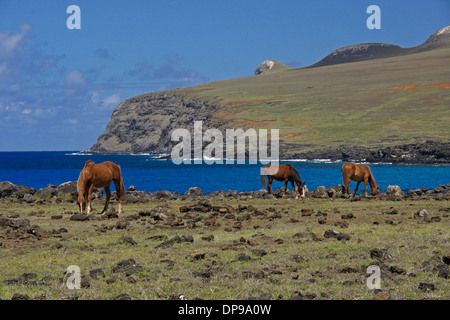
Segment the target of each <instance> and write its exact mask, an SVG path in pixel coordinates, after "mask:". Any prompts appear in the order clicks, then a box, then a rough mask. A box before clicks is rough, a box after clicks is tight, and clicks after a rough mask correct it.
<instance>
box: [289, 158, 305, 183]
mask: <svg viewBox="0 0 450 320" xmlns="http://www.w3.org/2000/svg"><path fill="white" fill-rule="evenodd" d="M286 166H288V167H289V168H290V169H291V174H292V178H294V181H295V182H297V183H298V184H302V178H301V177H300V174H299V173H298V171H297V169H295V168H294V167H293V166H291V165H290V164H289V163H288V164H286Z"/></svg>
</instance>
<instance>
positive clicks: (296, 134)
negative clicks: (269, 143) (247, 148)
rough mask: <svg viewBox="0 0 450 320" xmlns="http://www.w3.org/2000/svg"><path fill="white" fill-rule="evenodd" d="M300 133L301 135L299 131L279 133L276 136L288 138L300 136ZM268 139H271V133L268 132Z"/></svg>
mask: <svg viewBox="0 0 450 320" xmlns="http://www.w3.org/2000/svg"><path fill="white" fill-rule="evenodd" d="M301 135H302V134H301V133H288V134H280V135H279V137H278V138H279V139H289V138H293V137H298V136H301ZM268 139H269V140H272V135H271V134H269V137H268Z"/></svg>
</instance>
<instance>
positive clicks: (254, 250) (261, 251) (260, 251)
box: [252, 249, 267, 257]
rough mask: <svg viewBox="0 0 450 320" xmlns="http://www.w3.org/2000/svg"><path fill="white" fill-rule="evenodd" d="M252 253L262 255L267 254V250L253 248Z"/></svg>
mask: <svg viewBox="0 0 450 320" xmlns="http://www.w3.org/2000/svg"><path fill="white" fill-rule="evenodd" d="M252 253H253V254H254V255H256V256H259V257H263V256H265V255H266V254H267V251H266V250H264V249H253V250H252Z"/></svg>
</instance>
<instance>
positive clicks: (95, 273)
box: [89, 269, 105, 279]
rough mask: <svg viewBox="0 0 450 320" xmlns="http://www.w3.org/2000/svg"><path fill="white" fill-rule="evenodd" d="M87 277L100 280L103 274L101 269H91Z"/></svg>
mask: <svg viewBox="0 0 450 320" xmlns="http://www.w3.org/2000/svg"><path fill="white" fill-rule="evenodd" d="M89 276H90V277H91V278H92V279H100V278H104V277H105V273H104V272H103V269H93V270H91V271H89Z"/></svg>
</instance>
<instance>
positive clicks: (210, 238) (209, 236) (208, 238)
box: [202, 234, 214, 241]
mask: <svg viewBox="0 0 450 320" xmlns="http://www.w3.org/2000/svg"><path fill="white" fill-rule="evenodd" d="M202 240H205V241H213V240H214V235H213V234H204V235H202Z"/></svg>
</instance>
